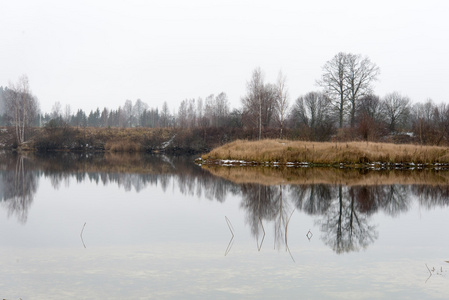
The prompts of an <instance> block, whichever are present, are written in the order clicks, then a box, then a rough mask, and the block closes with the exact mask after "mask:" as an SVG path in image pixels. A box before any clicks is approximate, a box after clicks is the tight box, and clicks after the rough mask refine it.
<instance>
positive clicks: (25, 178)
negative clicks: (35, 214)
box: [0, 155, 38, 223]
mask: <svg viewBox="0 0 449 300" xmlns="http://www.w3.org/2000/svg"><path fill="white" fill-rule="evenodd" d="M14 160H15V166H12V167H13V168H12V170H11V171H6V172H4V173H3V174H2V176H1V179H0V180H1V181H2V185H3V195H2V197H1V199H2V200H3V201H2V202H3V203H2V204H3V206H4V207H6V209H7V210H8V216H10V215H16V216H17V218H18V219H19V221H20V222H23V223H25V222H26V221H27V218H28V209H29V207H30V205H31V203H32V202H33V197H34V194H35V193H36V190H37V185H38V184H37V174H35V173H34V172H33V171H31V170H29V169H27V164H28V163H29V162H28V161H27V160H26V158H25V157H24V156H21V155H19V156H17V157H15V159H11V161H12V162H13V163H14Z"/></svg>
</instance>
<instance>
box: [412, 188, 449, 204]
mask: <svg viewBox="0 0 449 300" xmlns="http://www.w3.org/2000/svg"><path fill="white" fill-rule="evenodd" d="M411 190H412V192H413V193H414V194H415V195H416V196H417V197H418V201H419V203H420V204H421V205H422V206H424V207H426V208H432V207H435V206H448V205H449V185H445V186H429V185H414V186H412V187H411Z"/></svg>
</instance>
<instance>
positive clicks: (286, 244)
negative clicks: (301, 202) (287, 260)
mask: <svg viewBox="0 0 449 300" xmlns="http://www.w3.org/2000/svg"><path fill="white" fill-rule="evenodd" d="M294 212H295V210H294V209H293V211H292V213H291V214H290V217H289V218H288V220H287V223H286V224H285V247H286V250H288V253H289V254H290V257H291V258H292V260H293V262H294V263H296V261H295V259H294V258H293V255H292V253H291V252H290V248H289V247H288V242H287V228H288V223H289V222H290V219H291V218H292V216H293V213H294Z"/></svg>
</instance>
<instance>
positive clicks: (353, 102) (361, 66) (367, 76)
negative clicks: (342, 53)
mask: <svg viewBox="0 0 449 300" xmlns="http://www.w3.org/2000/svg"><path fill="white" fill-rule="evenodd" d="M346 64H347V71H346V73H347V74H346V86H347V88H346V90H347V92H348V100H349V105H350V111H349V121H350V125H351V127H354V125H355V114H356V111H357V105H358V102H359V99H360V98H361V97H363V96H366V95H369V94H371V92H372V86H371V85H372V82H373V81H375V80H377V76H378V75H379V73H380V70H379V67H377V66H376V64H374V63H372V62H371V61H370V59H369V58H368V57H365V58H362V56H361V55H355V54H347V55H346Z"/></svg>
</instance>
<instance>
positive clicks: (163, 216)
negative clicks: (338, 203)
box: [0, 177, 449, 299]
mask: <svg viewBox="0 0 449 300" xmlns="http://www.w3.org/2000/svg"><path fill="white" fill-rule="evenodd" d="M287 204H288V203H286V205H287ZM293 208H294V205H291V204H290V207H289V209H290V211H291V209H293ZM447 213H448V208H446V207H443V208H442V207H440V206H435V207H432V208H426V207H425V206H424V205H420V204H419V203H418V202H417V201H411V202H410V208H409V210H408V212H404V213H400V214H398V215H397V216H395V217H392V216H390V215H387V214H385V213H384V212H382V211H380V212H377V213H374V214H373V215H371V216H368V219H369V224H371V225H372V226H375V229H376V231H377V233H378V238H377V239H376V240H375V241H374V242H373V243H372V244H370V245H369V246H368V247H367V248H366V249H365V250H363V249H362V250H361V251H359V252H350V253H342V254H340V255H338V254H336V253H335V252H334V251H333V250H332V249H331V247H329V246H327V245H324V243H323V241H322V238H323V236H322V235H323V233H322V232H321V231H320V225H319V224H318V223H319V222H318V221H317V220H322V219H323V218H324V217H323V216H319V215H307V214H305V213H304V212H301V211H299V210H295V212H294V213H293V215H292V218H291V220H290V222H289V227H288V245H289V248H290V251H291V254H292V256H293V258H294V259H295V262H293V260H292V258H291V257H290V255H289V254H288V252H287V251H286V247H285V245H284V244H283V243H281V244H279V243H277V242H276V241H275V239H274V236H275V228H274V227H275V225H274V224H275V222H273V221H271V222H268V221H263V225H264V229H265V231H266V236H265V239H264V242H263V245H262V249H261V251H258V249H257V242H258V241H259V242H260V239H259V240H258V241H257V240H256V238H255V237H254V236H253V235H252V234H251V228H250V217H249V215H248V212H247V211H246V210H245V209H243V208H242V196H241V195H232V194H231V193H229V194H227V196H226V200H225V201H224V202H218V201H215V200H209V199H206V198H205V196H204V193H203V194H202V196H201V197H197V196H196V195H195V194H193V195H192V194H189V193H187V194H186V193H181V192H180V188H179V186H178V182H177V180H176V179H173V177H171V179H170V180H169V181H168V185H167V188H166V191H165V192H164V191H163V190H162V188H161V186H160V184H158V185H148V186H146V187H145V188H143V189H142V190H140V192H136V191H135V189H131V191H125V189H123V188H122V187H118V186H117V184H114V183H109V184H108V185H106V186H104V185H103V184H102V183H101V182H100V183H99V184H96V183H95V182H91V181H83V182H78V183H77V182H75V180H71V181H70V184H60V185H59V187H58V189H54V186H53V185H52V183H51V180H50V179H49V178H47V177H41V178H40V179H39V186H38V189H37V192H36V194H35V196H34V200H33V202H32V203H31V206H30V208H29V210H28V217H27V221H26V223H25V224H23V223H20V222H18V221H17V218H16V217H15V216H10V217H7V211H6V210H4V209H1V210H0V235H1V239H0V252H1V253H2V255H1V256H0V265H1V269H2V272H1V275H0V297H2V298H6V299H18V298H22V299H61V298H71V299H73V298H76V299H95V298H107V299H139V298H140V299H167V298H170V299H228V298H238V299H241V298H243V299H297V298H302V299H323V298H331V299H432V298H433V299H446V298H447V296H448V295H449V285H448V274H447V270H449V264H447V263H445V262H444V261H445V260H449V253H448V249H449V240H448V239H446V238H445V234H444V230H445V228H447V227H448V223H449V220H448V218H447ZM225 216H227V217H228V218H229V220H230V221H231V222H232V226H233V228H234V232H235V238H234V241H233V242H234V243H233V245H232V248H231V250H230V252H229V253H228V255H227V256H225V255H224V254H225V250H226V247H227V245H228V242H229V240H230V238H231V233H230V231H229V229H228V227H227V224H226V221H225ZM85 222H86V226H85V229H84V231H83V239H84V242H85V244H86V247H87V248H86V249H85V248H84V247H83V244H82V241H81V238H80V233H81V230H82V228H83V224H84V223H85ZM309 229H310V230H311V231H312V233H313V234H314V236H313V237H312V239H311V240H310V241H309V240H308V239H307V238H306V236H305V234H306V233H307V232H308V230H309ZM426 264H427V265H428V266H429V267H430V268H436V269H438V270H439V269H440V268H443V275H438V274H436V272H435V275H433V276H432V277H431V278H430V279H429V280H427V278H428V275H429V272H428V271H427V269H426ZM440 273H441V272H440ZM426 280H427V282H426Z"/></svg>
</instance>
